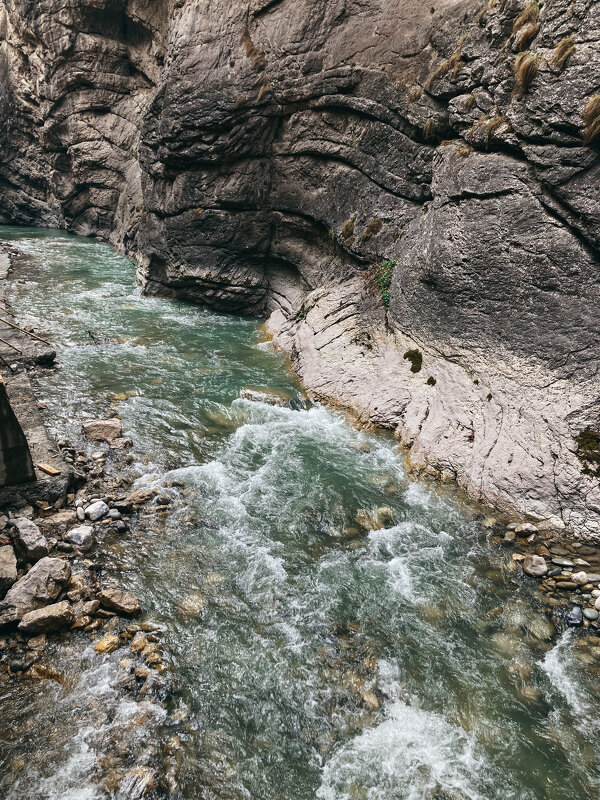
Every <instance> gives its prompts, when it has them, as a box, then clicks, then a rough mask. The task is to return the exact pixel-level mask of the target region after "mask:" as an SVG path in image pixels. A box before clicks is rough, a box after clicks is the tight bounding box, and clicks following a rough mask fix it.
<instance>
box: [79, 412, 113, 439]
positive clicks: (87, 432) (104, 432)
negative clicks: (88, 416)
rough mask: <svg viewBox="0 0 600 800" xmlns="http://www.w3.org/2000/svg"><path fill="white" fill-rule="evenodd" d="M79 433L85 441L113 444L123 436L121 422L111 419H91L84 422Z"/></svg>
mask: <svg viewBox="0 0 600 800" xmlns="http://www.w3.org/2000/svg"><path fill="white" fill-rule="evenodd" d="M81 431H82V433H83V435H84V436H85V438H86V439H89V440H90V441H95V442H108V443H109V444H110V442H113V441H114V440H115V439H119V438H120V437H121V436H122V435H123V426H122V425H121V421H120V420H118V419H115V418H111V419H92V420H89V421H88V422H84V423H83V425H82V426H81Z"/></svg>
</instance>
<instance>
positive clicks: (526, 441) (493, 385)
mask: <svg viewBox="0 0 600 800" xmlns="http://www.w3.org/2000/svg"><path fill="white" fill-rule="evenodd" d="M0 34H1V35H2V36H3V38H4V41H3V43H2V46H1V50H0V84H1V85H2V92H1V95H0V97H1V99H0V119H1V120H2V125H0V137H2V142H1V144H2V157H1V158H0V185H1V187H2V193H1V194H2V199H1V201H0V220H2V221H5V222H17V223H32V224H39V225H58V226H61V227H67V228H69V229H71V230H73V231H75V232H78V233H84V234H95V235H99V236H102V237H103V238H107V239H109V240H110V241H112V242H113V243H114V244H116V245H117V246H120V247H122V248H124V249H125V250H127V251H128V252H130V253H131V254H133V255H135V256H136V258H137V260H138V263H139V278H140V281H141V283H142V285H143V286H144V288H145V290H146V291H147V292H151V293H161V294H170V295H174V296H178V297H182V298H185V299H189V300H193V301H197V302H202V303H206V304H209V305H211V306H213V307H215V308H219V309H224V310H229V311H235V312H243V313H260V314H270V315H271V316H270V322H269V325H270V329H271V331H272V333H273V334H274V337H275V341H276V342H277V343H278V344H279V345H280V346H281V347H284V348H285V349H287V350H288V351H289V352H290V354H291V358H292V363H293V365H294V368H295V369H296V370H297V371H298V373H299V375H300V377H301V378H302V380H303V381H304V384H305V386H306V387H307V389H308V390H309V392H311V393H312V394H313V395H314V396H316V397H319V398H323V399H326V400H328V401H331V402H334V403H336V404H339V405H341V406H344V407H348V408H350V409H352V410H353V411H354V412H355V413H356V414H357V415H358V417H359V418H360V419H361V421H363V422H370V423H376V424H379V425H384V426H386V427H389V428H392V429H394V430H396V431H397V433H398V435H399V437H400V438H401V440H402V442H403V443H404V444H405V445H406V446H407V447H408V448H410V450H409V458H410V461H411V463H412V464H413V465H414V466H415V467H416V468H422V469H426V470H428V471H429V472H431V473H433V474H435V475H441V476H442V477H445V478H452V479H456V480H458V482H459V483H460V484H461V485H462V486H464V487H465V488H466V489H467V490H468V491H469V492H470V493H471V494H472V495H473V496H474V497H476V498H479V499H483V500H485V501H486V502H489V503H492V504H494V505H496V506H498V507H499V508H501V509H504V510H507V511H508V510H512V509H518V510H519V511H520V512H521V513H526V514H528V515H530V516H531V517H532V518H534V519H536V520H540V521H548V523H549V524H551V525H555V526H558V527H565V528H567V529H568V530H569V531H571V532H572V533H574V534H576V535H581V536H587V537H600V486H599V479H598V476H599V473H600V407H599V403H598V381H597V371H598V364H599V352H598V350H599V344H598V342H599V339H598V333H599V327H600V321H599V320H600V316H599V314H598V301H599V300H600V291H599V275H600V272H599V265H600V264H599V262H600V256H599V253H600V188H599V187H600V181H599V180H598V177H599V174H600V158H599V153H598V143H599V141H600V18H599V16H598V13H597V3H595V2H593V0H574V1H573V2H567V0H553V2H541V3H539V4H538V3H537V2H524V1H523V0H490V2H487V3H479V2H473V0H442V2H432V4H431V5H429V4H428V5H424V4H422V3H417V2H415V1H414V0H395V2H391V0H365V2H361V3H355V2H352V1H351V0H350V1H348V0H329V2H325V1H324V0H309V2H306V3H304V4H293V3H291V0H251V2H250V3H249V4H239V3H236V2H234V3H224V2H222V1H221V0H215V1H214V2H199V1H198V0H171V2H169V1H168V0H156V1H155V2H150V0H129V2H126V0H79V1H76V2H71V3H69V4H68V5H65V4H64V3H61V2H58V0H37V2H35V3H34V2H30V0H4V8H3V11H2V12H0Z"/></svg>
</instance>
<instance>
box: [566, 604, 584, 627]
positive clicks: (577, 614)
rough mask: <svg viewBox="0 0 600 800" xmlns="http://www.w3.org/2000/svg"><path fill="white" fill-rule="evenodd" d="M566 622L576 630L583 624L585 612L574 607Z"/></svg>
mask: <svg viewBox="0 0 600 800" xmlns="http://www.w3.org/2000/svg"><path fill="white" fill-rule="evenodd" d="M565 622H566V623H567V625H569V627H571V628H575V627H578V626H579V625H581V624H582V623H583V611H582V610H581V608H580V607H579V606H573V608H572V609H571V610H570V611H569V613H568V614H567V615H566V616H565Z"/></svg>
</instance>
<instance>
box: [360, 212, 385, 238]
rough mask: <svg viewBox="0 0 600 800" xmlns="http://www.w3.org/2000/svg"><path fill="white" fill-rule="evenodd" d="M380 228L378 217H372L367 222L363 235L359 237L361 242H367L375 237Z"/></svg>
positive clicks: (381, 226)
mask: <svg viewBox="0 0 600 800" xmlns="http://www.w3.org/2000/svg"><path fill="white" fill-rule="evenodd" d="M382 228H383V222H382V221H381V220H380V219H379V218H378V217H373V219H370V220H369V221H368V222H367V225H366V227H365V230H364V233H363V235H362V236H361V237H360V240H361V242H368V241H369V239H372V238H373V236H377V234H378V233H379V231H380V230H381V229H382Z"/></svg>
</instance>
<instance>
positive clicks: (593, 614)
mask: <svg viewBox="0 0 600 800" xmlns="http://www.w3.org/2000/svg"><path fill="white" fill-rule="evenodd" d="M583 616H584V617H585V619H587V620H589V621H590V622H594V621H595V620H597V619H598V617H599V616H600V614H599V613H598V611H596V609H595V608H584V609H583Z"/></svg>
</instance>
